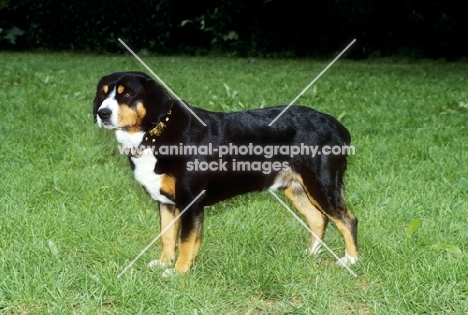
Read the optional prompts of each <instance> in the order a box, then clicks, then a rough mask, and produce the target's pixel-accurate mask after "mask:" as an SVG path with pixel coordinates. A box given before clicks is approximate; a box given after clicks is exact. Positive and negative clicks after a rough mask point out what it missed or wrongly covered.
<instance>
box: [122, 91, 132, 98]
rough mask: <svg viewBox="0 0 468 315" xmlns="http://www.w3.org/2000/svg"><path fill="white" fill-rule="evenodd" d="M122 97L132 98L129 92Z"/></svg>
mask: <svg viewBox="0 0 468 315" xmlns="http://www.w3.org/2000/svg"><path fill="white" fill-rule="evenodd" d="M123 97H126V98H130V97H132V93H130V92H125V93H124V94H123Z"/></svg>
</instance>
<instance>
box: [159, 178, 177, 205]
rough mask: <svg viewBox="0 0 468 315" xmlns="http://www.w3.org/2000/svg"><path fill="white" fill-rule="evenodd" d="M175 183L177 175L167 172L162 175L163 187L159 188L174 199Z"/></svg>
mask: <svg viewBox="0 0 468 315" xmlns="http://www.w3.org/2000/svg"><path fill="white" fill-rule="evenodd" d="M175 183H176V179H175V177H173V176H171V175H167V174H163V175H162V176H161V187H160V188H159V190H160V191H161V193H163V194H164V195H166V196H167V197H168V198H169V199H171V200H174V199H175Z"/></svg>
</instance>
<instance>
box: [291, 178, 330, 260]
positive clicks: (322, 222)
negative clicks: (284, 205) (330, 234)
mask: <svg viewBox="0 0 468 315" xmlns="http://www.w3.org/2000/svg"><path fill="white" fill-rule="evenodd" d="M284 194H285V195H286V197H288V198H289V199H290V200H291V201H292V203H293V205H294V206H295V207H296V209H297V210H298V211H299V212H300V213H301V214H302V215H303V216H304V217H305V218H306V219H307V224H308V225H309V228H310V229H311V230H312V232H313V235H312V238H311V241H310V246H309V248H308V250H307V252H308V253H309V254H313V255H317V254H319V252H320V245H321V240H322V239H323V236H324V234H325V229H326V227H327V223H328V217H327V216H325V215H324V214H322V213H321V212H320V211H319V210H318V209H317V207H316V206H315V205H314V204H313V203H312V202H311V201H310V200H309V198H308V197H307V194H306V192H305V190H304V188H303V187H302V185H301V184H300V183H299V182H297V181H293V182H292V183H291V184H290V185H289V186H288V187H287V188H286V189H285V190H284Z"/></svg>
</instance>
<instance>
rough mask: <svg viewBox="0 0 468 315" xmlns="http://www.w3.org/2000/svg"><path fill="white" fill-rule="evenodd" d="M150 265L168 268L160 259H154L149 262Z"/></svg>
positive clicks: (151, 266)
mask: <svg viewBox="0 0 468 315" xmlns="http://www.w3.org/2000/svg"><path fill="white" fill-rule="evenodd" d="M148 267H150V268H162V269H163V268H166V267H167V264H165V263H163V262H162V261H160V260H152V261H150V262H149V264H148Z"/></svg>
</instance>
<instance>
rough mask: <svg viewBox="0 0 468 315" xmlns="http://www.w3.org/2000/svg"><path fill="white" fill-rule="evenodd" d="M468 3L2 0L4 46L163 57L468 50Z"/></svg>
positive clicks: (447, 54) (0, 40)
mask: <svg viewBox="0 0 468 315" xmlns="http://www.w3.org/2000/svg"><path fill="white" fill-rule="evenodd" d="M462 6H463V2H461V1H452V0H448V1H435V0H433V1H420V0H396V1H392V2H382V1H378V0H366V1H364V0H330V1H310V0H309V1H305V0H288V1H286V0H255V1H247V0H227V1H226V0H201V1H188V0H160V1H151V0H134V1H122V0H112V1H110V0H103V1H91V0H83V1H74V2H71V3H70V2H66V1H59V0H45V1H33V0H0V29H1V32H0V49H15V50H18V49H37V48H43V49H47V50H78V51H94V52H117V51H121V50H122V47H121V45H120V44H119V43H118V41H117V38H122V39H123V40H125V41H126V42H128V43H129V44H131V45H132V46H133V48H135V49H140V50H142V49H145V50H147V51H148V52H152V53H158V54H174V53H177V54H198V55H200V54H208V53H223V54H226V53H228V54H235V55H238V56H278V55H279V56H283V57H284V56H293V57H302V56H324V55H329V54H334V53H336V51H339V50H340V49H341V48H343V47H344V45H346V43H349V42H350V41H351V40H352V39H353V38H356V39H357V44H356V45H354V46H353V49H352V51H351V52H350V54H351V55H350V56H351V57H354V58H362V57H368V56H388V55H403V56H410V57H429V58H449V59H454V58H459V57H462V56H466V55H468V44H467V41H466V40H464V34H465V35H466V34H467V32H468V23H467V21H468V12H467V11H466V10H463V9H462Z"/></svg>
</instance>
